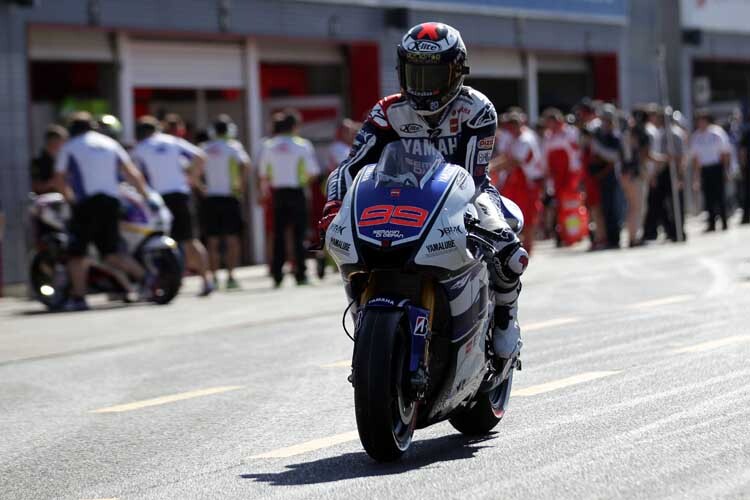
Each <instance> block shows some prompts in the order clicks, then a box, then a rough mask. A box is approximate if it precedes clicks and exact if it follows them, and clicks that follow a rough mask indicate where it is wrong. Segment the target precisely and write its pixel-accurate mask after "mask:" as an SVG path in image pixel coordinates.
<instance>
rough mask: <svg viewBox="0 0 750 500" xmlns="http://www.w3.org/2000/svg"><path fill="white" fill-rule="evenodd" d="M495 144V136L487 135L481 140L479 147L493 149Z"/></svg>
mask: <svg viewBox="0 0 750 500" xmlns="http://www.w3.org/2000/svg"><path fill="white" fill-rule="evenodd" d="M494 146H495V138H494V137H485V138H484V139H482V140H480V141H479V149H492V148H493V147H494Z"/></svg>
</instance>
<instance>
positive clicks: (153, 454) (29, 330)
mask: <svg viewBox="0 0 750 500" xmlns="http://www.w3.org/2000/svg"><path fill="white" fill-rule="evenodd" d="M244 273H245V274H244V275H243V277H242V281H243V285H244V289H243V290H242V291H240V292H234V293H220V294H217V295H215V296H212V297H209V298H208V299H199V298H196V297H193V296H192V295H193V294H192V292H193V290H192V289H191V287H195V283H192V282H191V283H190V284H189V286H188V290H186V293H185V294H183V295H181V296H180V297H179V298H178V300H177V301H175V303H174V304H172V305H170V306H166V307H155V306H146V305H140V306H129V307H119V306H118V307H114V308H109V307H107V305H106V304H102V305H101V308H100V309H98V310H95V311H90V312H85V313H71V314H54V315H53V314H42V313H39V311H40V308H39V307H38V306H36V305H34V304H30V303H26V302H23V301H17V300H4V301H2V302H0V325H1V326H0V429H2V431H1V432H2V436H3V437H2V439H0V492H1V493H0V497H2V498H13V499H24V498H35V499H38V498H70V499H82V498H121V499H131V498H132V499H141V498H143V499H146V498H148V499H154V498H179V499H185V498H238V499H239V498H284V499H287V498H405V497H412V498H435V497H437V496H438V495H439V496H440V497H442V498H501V497H502V498H571V497H575V498H750V425H748V422H750V385H748V380H750V366H749V365H748V363H747V359H748V358H749V357H750V326H748V325H749V324H750V230H749V229H746V228H736V229H733V230H732V231H730V232H728V233H718V234H712V235H705V236H704V235H699V234H695V233H693V234H691V241H690V242H689V243H688V244H685V245H661V244H658V245H654V246H650V247H646V248H640V249H636V250H622V251H610V252H598V253H594V254H587V253H585V252H583V251H582V250H581V249H566V250H555V249H551V248H549V246H545V245H542V246H541V249H540V252H539V253H538V255H536V256H535V257H534V258H533V259H532V264H531V267H530V269H529V272H528V275H527V277H526V279H525V288H524V293H523V298H522V304H521V307H522V309H521V319H522V325H523V326H524V331H525V333H524V342H525V347H524V356H523V358H524V370H523V371H522V372H520V373H518V374H517V376H516V378H515V391H514V393H513V396H512V398H511V408H510V411H509V412H508V413H507V415H506V417H505V419H504V420H503V422H501V424H500V425H499V426H498V427H497V433H495V434H493V435H492V436H490V437H488V438H487V439H481V440H469V439H466V438H463V437H461V436H460V435H459V434H458V433H457V432H455V431H454V430H453V428H452V427H451V426H450V425H449V424H447V423H446V424H439V425H437V426H434V427H431V428H428V429H425V430H422V431H418V432H417V434H416V441H415V444H414V448H413V449H412V450H410V451H409V453H408V454H407V455H406V456H405V457H404V459H403V460H402V461H401V462H400V463H397V464H392V465H385V466H384V465H377V464H374V463H373V462H372V461H371V460H370V459H369V458H368V457H367V456H366V455H365V454H364V452H363V451H362V448H361V445H360V444H359V442H358V440H357V437H356V432H354V431H355V430H356V424H355V421H354V411H353V401H352V400H353V398H352V390H351V386H350V385H349V384H348V383H347V381H346V376H347V374H348V368H347V366H348V359H349V357H350V354H351V342H350V341H349V340H348V339H347V338H346V337H345V336H344V334H343V332H342V331H341V327H340V322H341V315H342V313H343V309H344V307H345V305H346V304H345V300H344V294H343V290H342V288H341V286H340V283H339V281H338V279H337V278H336V277H335V276H331V277H329V278H327V279H326V280H325V281H324V282H322V283H316V284H314V285H313V286H310V287H305V288H296V287H293V286H292V285H288V286H287V287H285V288H283V289H281V290H276V291H274V290H271V289H270V280H266V279H265V276H264V274H265V272H264V270H263V269H259V268H256V269H253V270H249V271H244ZM289 282H290V283H291V280H290V281H289Z"/></svg>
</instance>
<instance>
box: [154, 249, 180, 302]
mask: <svg viewBox="0 0 750 500" xmlns="http://www.w3.org/2000/svg"><path fill="white" fill-rule="evenodd" d="M147 258H148V259H149V260H150V264H151V266H150V267H151V268H152V269H155V270H156V280H155V282H154V283H153V284H152V286H151V292H152V298H151V301H152V302H154V303H156V304H159V305H164V304H169V303H170V302H171V301H172V299H174V298H175V297H176V296H177V293H179V291H180V287H181V286H182V261H181V260H180V257H179V255H178V254H177V252H175V251H172V250H167V249H162V250H158V251H156V252H154V253H153V254H151V255H149V256H148V257H147Z"/></svg>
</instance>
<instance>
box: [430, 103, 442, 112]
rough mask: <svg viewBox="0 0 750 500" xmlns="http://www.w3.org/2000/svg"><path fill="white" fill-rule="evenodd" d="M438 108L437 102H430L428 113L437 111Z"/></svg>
mask: <svg viewBox="0 0 750 500" xmlns="http://www.w3.org/2000/svg"><path fill="white" fill-rule="evenodd" d="M439 107H440V103H439V102H437V101H432V102H431V103H430V111H437V109H438V108H439Z"/></svg>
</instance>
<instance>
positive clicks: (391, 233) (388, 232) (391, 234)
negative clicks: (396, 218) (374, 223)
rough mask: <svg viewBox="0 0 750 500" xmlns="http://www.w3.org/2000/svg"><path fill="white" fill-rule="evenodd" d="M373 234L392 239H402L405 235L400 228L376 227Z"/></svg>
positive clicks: (377, 236)
mask: <svg viewBox="0 0 750 500" xmlns="http://www.w3.org/2000/svg"><path fill="white" fill-rule="evenodd" d="M372 234H373V236H375V237H376V238H389V239H392V240H400V239H401V238H403V237H404V233H402V232H401V231H399V230H398V229H376V230H374V231H373V232H372Z"/></svg>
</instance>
